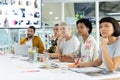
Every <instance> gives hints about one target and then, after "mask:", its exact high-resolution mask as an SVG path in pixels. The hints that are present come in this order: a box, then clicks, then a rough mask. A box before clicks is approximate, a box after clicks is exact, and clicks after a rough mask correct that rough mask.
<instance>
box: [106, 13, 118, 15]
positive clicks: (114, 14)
mask: <svg viewBox="0 0 120 80" xmlns="http://www.w3.org/2000/svg"><path fill="white" fill-rule="evenodd" d="M106 14H107V15H120V13H106Z"/></svg>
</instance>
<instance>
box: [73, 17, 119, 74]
mask: <svg viewBox="0 0 120 80" xmlns="http://www.w3.org/2000/svg"><path fill="white" fill-rule="evenodd" d="M100 34H101V36H102V38H101V44H100V49H99V54H100V55H99V57H98V58H97V59H96V60H94V61H90V62H85V63H79V64H77V65H75V64H74V65H73V66H74V67H90V66H94V67H95V66H96V67H97V66H100V65H101V64H102V63H105V66H106V69H107V70H108V71H110V72H113V71H115V70H117V69H120V38H119V35H120V25H119V23H118V22H117V20H115V19H114V18H111V17H104V18H102V19H101V20H100Z"/></svg>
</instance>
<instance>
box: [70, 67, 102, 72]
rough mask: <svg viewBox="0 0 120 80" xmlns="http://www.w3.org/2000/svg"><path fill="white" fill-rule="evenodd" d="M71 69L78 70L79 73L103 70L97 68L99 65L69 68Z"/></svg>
mask: <svg viewBox="0 0 120 80" xmlns="http://www.w3.org/2000/svg"><path fill="white" fill-rule="evenodd" d="M69 70H71V71H75V72H78V73H87V72H100V71H102V69H101V68H97V67H85V68H69Z"/></svg>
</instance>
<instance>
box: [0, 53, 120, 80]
mask: <svg viewBox="0 0 120 80" xmlns="http://www.w3.org/2000/svg"><path fill="white" fill-rule="evenodd" d="M27 60H28V57H22V56H16V55H11V54H9V55H2V56H0V80H120V78H119V76H120V72H115V73H112V74H109V75H100V76H89V75H86V74H84V73H77V72H74V71H71V70H68V69H66V70H65V71H63V68H62V67H63V66H65V65H68V64H70V63H65V62H64V63H63V62H59V60H49V62H50V63H55V64H58V65H59V66H60V67H58V68H42V67H41V65H45V64H49V63H48V62H34V63H30V62H29V61H27Z"/></svg>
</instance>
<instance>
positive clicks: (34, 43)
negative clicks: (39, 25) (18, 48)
mask: <svg viewBox="0 0 120 80" xmlns="http://www.w3.org/2000/svg"><path fill="white" fill-rule="evenodd" d="M35 30H36V29H35V27H34V26H29V28H28V29H27V37H25V38H22V39H21V40H20V44H21V45H27V46H30V47H37V48H38V53H41V52H43V50H44V45H43V42H42V40H41V38H40V37H39V36H34V34H35Z"/></svg>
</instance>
